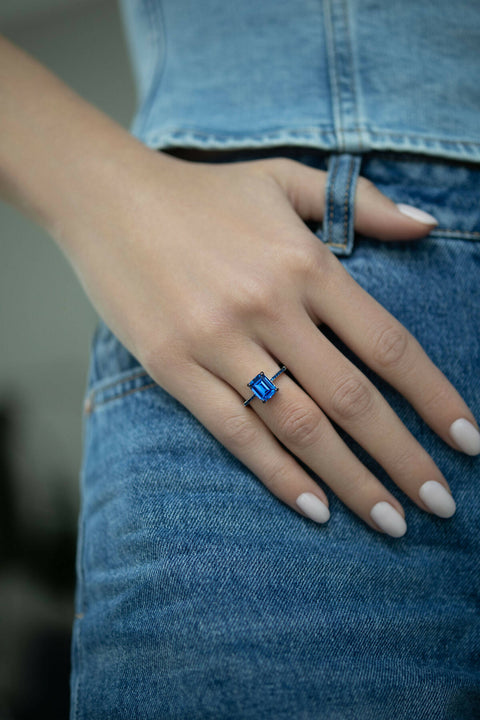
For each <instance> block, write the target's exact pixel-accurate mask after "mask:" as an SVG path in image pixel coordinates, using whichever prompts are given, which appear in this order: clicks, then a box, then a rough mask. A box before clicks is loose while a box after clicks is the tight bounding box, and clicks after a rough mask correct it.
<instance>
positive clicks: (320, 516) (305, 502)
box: [296, 492, 330, 523]
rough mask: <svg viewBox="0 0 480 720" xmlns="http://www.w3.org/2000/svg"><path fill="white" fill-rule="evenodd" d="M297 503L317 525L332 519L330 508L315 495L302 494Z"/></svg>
mask: <svg viewBox="0 0 480 720" xmlns="http://www.w3.org/2000/svg"><path fill="white" fill-rule="evenodd" d="M296 503H297V505H298V507H299V508H300V510H303V512H304V513H305V515H307V516H308V517H309V518H310V520H315V522H317V523H324V522H327V520H328V519H329V517H330V510H329V509H328V507H327V506H326V505H325V503H323V502H322V501H321V500H320V498H318V497H317V496H316V495H314V494H313V493H309V492H306V493H302V494H301V495H299V496H298V498H297V500H296Z"/></svg>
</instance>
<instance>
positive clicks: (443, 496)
mask: <svg viewBox="0 0 480 720" xmlns="http://www.w3.org/2000/svg"><path fill="white" fill-rule="evenodd" d="M418 494H419V495H420V497H421V499H422V500H423V502H424V503H425V505H426V506H427V507H429V508H430V510H431V511H432V512H434V513H435V515H438V516H439V517H442V518H449V517H452V515H453V514H454V512H455V510H456V509H457V506H456V505H455V500H454V499H453V497H452V496H451V495H450V493H449V492H448V490H446V488H444V487H443V485H441V483H439V482H437V481H436V480H429V481H428V482H426V483H423V485H422V487H421V488H420V490H419V491H418Z"/></svg>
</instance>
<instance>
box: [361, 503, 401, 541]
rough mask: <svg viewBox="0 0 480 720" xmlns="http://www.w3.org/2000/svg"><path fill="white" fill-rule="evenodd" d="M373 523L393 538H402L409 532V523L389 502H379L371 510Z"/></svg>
mask: <svg viewBox="0 0 480 720" xmlns="http://www.w3.org/2000/svg"><path fill="white" fill-rule="evenodd" d="M370 517H371V518H372V520H373V522H374V523H376V524H377V525H378V527H380V528H382V530H384V531H385V532H386V533H387V534H388V535H391V536H392V537H402V535H405V533H406V532H407V523H406V522H405V520H404V519H403V517H402V516H401V515H400V513H399V512H398V511H397V510H395V508H394V507H393V505H390V503H388V502H378V503H377V504H376V505H374V506H373V508H372V509H371V510H370Z"/></svg>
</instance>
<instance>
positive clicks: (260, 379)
mask: <svg viewBox="0 0 480 720" xmlns="http://www.w3.org/2000/svg"><path fill="white" fill-rule="evenodd" d="M248 386H249V387H251V388H252V390H253V392H254V394H255V395H256V396H257V397H258V398H260V400H261V401H262V402H267V400H270V398H271V397H272V395H275V393H276V392H277V390H278V388H277V387H275V385H274V384H273V383H272V381H271V380H269V379H268V378H267V376H266V375H265V374H264V373H263V372H261V373H258V375H256V376H255V377H254V378H253V380H250V382H249V383H248Z"/></svg>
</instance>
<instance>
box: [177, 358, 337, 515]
mask: <svg viewBox="0 0 480 720" xmlns="http://www.w3.org/2000/svg"><path fill="white" fill-rule="evenodd" d="M270 364H272V360H271V359H270ZM189 374H190V383H189V387H188V392H186V389H185V388H176V389H175V395H176V397H177V398H178V399H179V400H180V402H182V403H183V404H184V405H185V406H186V407H188V409H189V410H190V412H191V413H192V414H193V415H195V417H196V418H197V419H198V420H199V421H200V422H201V423H202V424H203V425H204V426H205V427H206V428H207V429H208V430H209V431H210V432H211V433H212V435H214V437H216V438H217V440H218V441H219V442H221V443H222V445H224V446H225V447H226V448H227V450H229V451H230V452H231V453H232V454H233V455H235V457H237V458H238V459H239V460H240V461H241V462H242V463H243V464H244V465H246V466H247V467H248V468H249V469H250V470H251V471H252V472H253V473H254V475H256V477H257V478H258V479H259V480H260V481H261V482H262V483H263V484H264V485H265V486H266V487H267V488H268V490H270V492H272V493H273V494H274V495H275V496H276V497H278V498H279V500H281V501H282V502H284V503H286V504H287V505H289V506H290V507H291V508H292V509H293V510H295V511H296V512H298V513H300V514H302V515H304V516H305V517H308V518H310V519H311V520H314V521H315V522H318V523H324V522H326V521H327V520H328V519H329V517H330V512H329V509H328V499H327V496H326V495H325V493H324V492H323V490H322V488H321V487H319V485H318V484H317V483H315V482H314V481H313V479H312V478H311V477H310V476H309V475H308V474H307V473H306V472H305V471H304V470H303V469H302V468H301V467H300V465H299V464H298V463H297V462H296V461H295V459H294V458H292V456H291V455H290V454H289V453H287V452H286V451H285V450H284V449H283V448H282V446H281V445H280V444H279V442H278V441H277V440H276V438H275V437H274V435H273V434H272V433H271V432H270V430H269V429H268V428H267V426H266V425H265V423H264V422H262V420H261V419H260V417H258V415H256V413H255V412H252V411H251V410H250V408H248V407H244V405H243V403H242V397H241V395H240V394H239V393H238V392H236V391H235V390H234V389H233V388H232V387H231V386H230V385H229V384H228V383H226V382H223V381H222V380H220V379H219V378H218V377H215V376H214V375H212V373H211V372H209V371H208V370H207V369H205V368H202V367H201V366H200V365H191V366H190V371H189ZM250 379H251V378H250ZM244 387H245V389H246V390H247V391H248V388H247V387H246V383H244ZM246 395H248V392H246V393H245V396H246ZM245 399H247V398H246V397H245Z"/></svg>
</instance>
